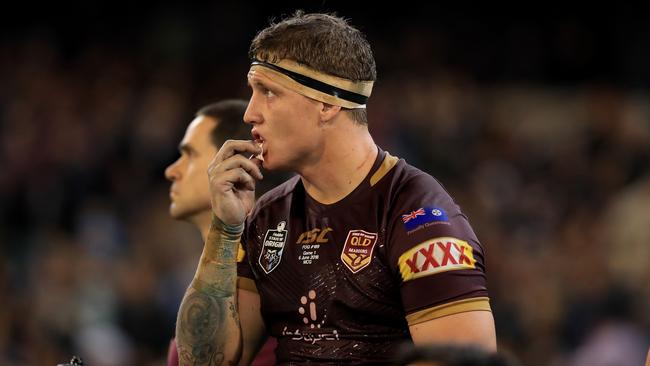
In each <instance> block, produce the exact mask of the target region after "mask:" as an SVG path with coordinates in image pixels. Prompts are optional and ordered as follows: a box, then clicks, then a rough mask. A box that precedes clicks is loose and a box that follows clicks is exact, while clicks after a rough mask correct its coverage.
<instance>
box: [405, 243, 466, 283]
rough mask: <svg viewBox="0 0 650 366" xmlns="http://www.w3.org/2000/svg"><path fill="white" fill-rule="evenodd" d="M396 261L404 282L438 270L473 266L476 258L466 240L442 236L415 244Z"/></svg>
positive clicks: (438, 271)
mask: <svg viewBox="0 0 650 366" xmlns="http://www.w3.org/2000/svg"><path fill="white" fill-rule="evenodd" d="M398 263H399V269H400V272H401V274H402V279H403V280H404V281H405V282H406V281H410V280H413V279H416V278H419V277H424V276H429V275H432V274H436V273H440V272H445V271H451V270H457V269H469V268H475V264H476V260H475V259H474V253H473V250H472V247H471V246H470V245H469V244H468V243H467V242H466V241H463V240H460V239H457V238H451V237H444V238H435V239H430V240H427V241H425V242H424V243H421V244H418V245H416V246H415V247H413V248H411V249H409V250H408V251H406V252H405V253H404V254H402V255H401V256H400V257H399V260H398Z"/></svg>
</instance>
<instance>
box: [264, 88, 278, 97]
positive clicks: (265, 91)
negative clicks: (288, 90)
mask: <svg viewBox="0 0 650 366" xmlns="http://www.w3.org/2000/svg"><path fill="white" fill-rule="evenodd" d="M262 92H264V95H266V96H267V97H272V96H274V95H275V93H273V91H272V90H270V89H267V88H264V89H263V90H262Z"/></svg>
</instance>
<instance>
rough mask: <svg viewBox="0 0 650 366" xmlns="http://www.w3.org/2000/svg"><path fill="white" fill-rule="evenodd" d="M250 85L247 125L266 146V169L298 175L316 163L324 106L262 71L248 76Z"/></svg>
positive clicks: (320, 143) (245, 119)
mask: <svg viewBox="0 0 650 366" xmlns="http://www.w3.org/2000/svg"><path fill="white" fill-rule="evenodd" d="M248 82H249V84H250V87H251V89H252V91H253V94H252V95H251V99H250V101H249V103H248V108H247V109H246V113H245V114H244V121H246V122H247V123H250V124H252V125H253V137H254V138H255V139H261V140H262V141H263V142H264V168H266V169H269V170H273V169H285V170H293V171H296V170H299V169H300V167H301V166H304V165H305V164H309V163H310V161H314V160H315V159H317V157H318V154H319V151H320V149H321V148H322V143H323V141H322V134H321V133H320V132H321V131H320V130H321V127H320V123H319V110H320V108H321V107H322V103H320V102H317V101H315V100H312V99H309V98H307V97H304V96H302V95H300V94H298V93H296V92H294V91H293V90H290V89H288V88H285V87H283V86H281V85H280V84H278V83H275V82H273V81H272V80H271V79H269V78H268V77H266V76H265V75H264V73H263V72H260V71H259V69H258V70H256V71H253V72H250V73H249V75H248Z"/></svg>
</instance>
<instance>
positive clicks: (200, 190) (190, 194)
mask: <svg viewBox="0 0 650 366" xmlns="http://www.w3.org/2000/svg"><path fill="white" fill-rule="evenodd" d="M216 123H217V122H216V121H215V120H214V119H213V118H210V117H205V116H198V117H196V118H195V119H194V120H193V121H192V122H191V123H190V125H189V126H188V127H187V130H186V131H185V136H184V137H183V140H182V141H181V143H180V145H179V149H180V152H181V156H180V157H179V158H178V160H176V161H175V162H174V163H173V164H171V165H170V166H168V167H167V169H166V170H165V176H166V177H167V179H169V180H170V181H171V182H172V185H171V187H170V189H169V197H170V199H171V205H170V207H169V213H170V215H171V216H172V217H173V218H175V219H184V220H191V219H192V217H193V216H195V215H198V214H200V213H202V212H205V211H207V210H210V207H211V206H210V186H209V184H208V173H207V172H208V164H210V162H211V161H212V158H213V157H214V155H215V154H216V152H217V148H216V146H214V144H213V143H212V141H211V139H210V133H211V132H212V130H213V129H214V127H215V126H216Z"/></svg>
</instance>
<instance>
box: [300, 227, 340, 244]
mask: <svg viewBox="0 0 650 366" xmlns="http://www.w3.org/2000/svg"><path fill="white" fill-rule="evenodd" d="M330 231H332V229H331V228H329V227H328V228H325V229H322V230H321V229H318V228H316V229H312V230H309V231H305V232H304V233H302V234H300V236H299V237H298V240H297V241H296V244H312V243H327V241H328V238H326V237H325V236H326V235H327V233H329V232H330Z"/></svg>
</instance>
